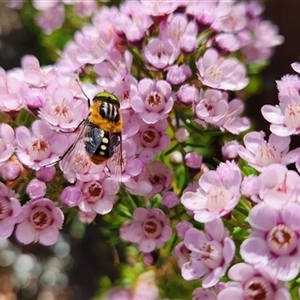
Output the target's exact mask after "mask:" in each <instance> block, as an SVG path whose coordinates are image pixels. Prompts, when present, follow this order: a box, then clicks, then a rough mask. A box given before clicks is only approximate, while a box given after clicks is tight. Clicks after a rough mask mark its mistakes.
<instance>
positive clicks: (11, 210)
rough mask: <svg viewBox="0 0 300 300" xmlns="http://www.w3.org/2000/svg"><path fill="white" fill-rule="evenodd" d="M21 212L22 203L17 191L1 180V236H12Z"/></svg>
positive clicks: (5, 237)
mask: <svg viewBox="0 0 300 300" xmlns="http://www.w3.org/2000/svg"><path fill="white" fill-rule="evenodd" d="M20 212H21V204H20V202H19V200H18V199H16V198H15V193H14V192H13V191H12V190H11V189H8V188H7V187H6V186H5V185H4V184H3V183H2V182H0V238H3V239H7V238H8V237H10V236H11V234H12V232H13V230H14V227H15V224H16V222H17V220H16V218H17V216H18V215H19V213H20Z"/></svg>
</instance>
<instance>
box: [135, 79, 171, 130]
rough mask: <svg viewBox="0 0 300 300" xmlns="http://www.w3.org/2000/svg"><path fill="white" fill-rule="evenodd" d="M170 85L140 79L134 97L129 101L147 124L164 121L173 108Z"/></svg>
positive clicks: (160, 81)
mask: <svg viewBox="0 0 300 300" xmlns="http://www.w3.org/2000/svg"><path fill="white" fill-rule="evenodd" d="M173 103H174V99H173V95H172V88H171V85H170V84H169V83H168V82H167V81H165V80H158V81H154V80H151V79H149V78H144V79H142V80H141V81H140V82H139V84H138V87H137V91H136V93H135V95H133V97H132V98H131V100H130V104H131V107H132V108H133V110H134V111H135V112H136V113H137V114H138V115H139V117H140V118H141V119H143V121H144V122H145V123H147V124H154V123H156V122H157V121H159V120H162V119H166V118H167V116H168V114H169V112H170V111H171V110H172V108H173Z"/></svg>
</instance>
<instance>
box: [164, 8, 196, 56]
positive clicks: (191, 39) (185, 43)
mask: <svg viewBox="0 0 300 300" xmlns="http://www.w3.org/2000/svg"><path fill="white" fill-rule="evenodd" d="M159 27H160V32H161V35H162V37H163V38H165V39H169V41H170V42H171V43H172V44H173V45H174V47H175V48H179V49H180V50H181V51H182V52H185V53H186V52H188V53H190V52H192V51H194V50H195V49H196V47H197V34H198V27H197V24H196V22H195V21H194V20H191V21H189V20H188V18H187V16H186V15H185V14H182V13H175V14H171V15H169V16H168V18H167V19H166V20H163V21H162V22H161V23H160V25H159Z"/></svg>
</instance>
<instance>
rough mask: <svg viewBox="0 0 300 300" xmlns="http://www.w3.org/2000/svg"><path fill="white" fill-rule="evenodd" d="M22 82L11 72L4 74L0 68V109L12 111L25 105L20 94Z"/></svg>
mask: <svg viewBox="0 0 300 300" xmlns="http://www.w3.org/2000/svg"><path fill="white" fill-rule="evenodd" d="M22 86H23V83H22V82H21V81H20V80H19V79H17V78H15V77H14V76H13V75H12V74H10V75H6V73H5V71H4V69H2V68H0V110H1V111H5V112H8V113H14V112H16V111H19V110H21V109H22V108H23V107H24V106H25V101H24V99H23V98H22V97H21V95H20V90H21V88H22Z"/></svg>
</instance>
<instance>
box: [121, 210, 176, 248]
mask: <svg viewBox="0 0 300 300" xmlns="http://www.w3.org/2000/svg"><path fill="white" fill-rule="evenodd" d="M120 233H121V238H122V239H123V240H124V241H128V242H131V243H135V244H138V245H139V251H141V252H143V253H149V252H151V251H153V250H154V249H156V248H161V247H162V246H163V245H164V244H165V243H166V242H167V241H168V240H169V239H170V238H171V235H172V229H171V227H170V225H169V221H168V219H167V217H166V216H165V214H164V213H163V211H162V210H160V209H159V208H152V209H146V208H143V207H139V208H137V209H136V210H135V211H134V213H133V220H132V221H127V222H125V223H124V224H123V225H122V227H121V230H120Z"/></svg>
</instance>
